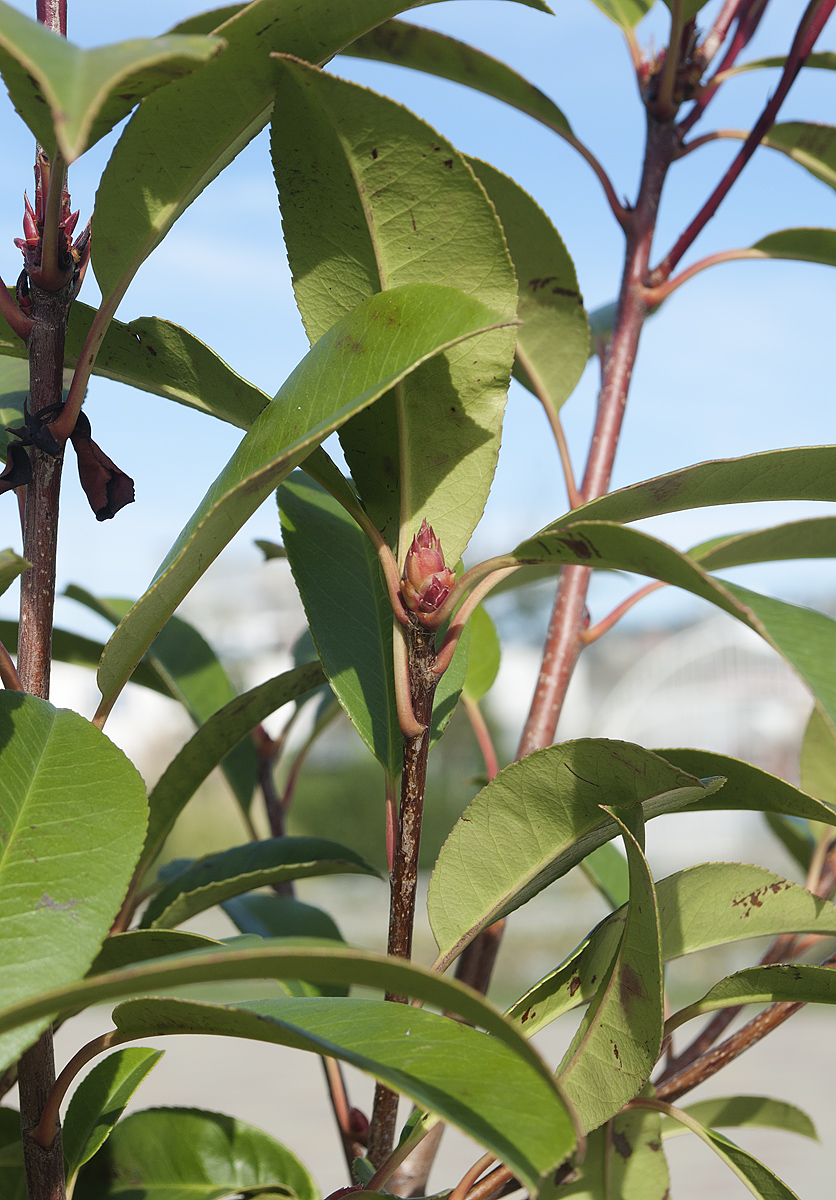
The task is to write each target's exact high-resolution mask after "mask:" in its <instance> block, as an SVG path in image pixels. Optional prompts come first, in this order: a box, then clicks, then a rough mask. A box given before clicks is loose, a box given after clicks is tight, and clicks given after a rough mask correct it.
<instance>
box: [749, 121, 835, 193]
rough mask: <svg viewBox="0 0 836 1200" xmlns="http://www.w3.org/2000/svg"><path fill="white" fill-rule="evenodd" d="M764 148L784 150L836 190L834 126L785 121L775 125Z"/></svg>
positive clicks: (766, 139) (765, 139)
mask: <svg viewBox="0 0 836 1200" xmlns="http://www.w3.org/2000/svg"><path fill="white" fill-rule="evenodd" d="M761 145H763V146H769V148H770V149H771V150H780V152H781V153H782V154H786V155H787V156H788V157H789V158H791V159H793V161H794V162H797V163H798V164H799V166H802V167H805V168H806V170H808V171H809V172H810V174H811V175H815V177H816V178H817V179H820V180H821V181H822V183H826V184H829V186H830V187H836V128H834V126H833V125H818V124H814V123H813V122H812V121H785V122H782V123H781V124H780V125H773V126H772V128H771V129H770V131H769V133H768V134H767V135H766V137H765V138H764V139H763V141H762V142H761Z"/></svg>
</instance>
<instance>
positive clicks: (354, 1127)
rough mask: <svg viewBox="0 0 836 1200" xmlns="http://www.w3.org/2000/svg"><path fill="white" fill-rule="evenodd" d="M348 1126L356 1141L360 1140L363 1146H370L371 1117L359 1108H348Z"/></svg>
mask: <svg viewBox="0 0 836 1200" xmlns="http://www.w3.org/2000/svg"><path fill="white" fill-rule="evenodd" d="M348 1127H349V1129H350V1130H351V1136H352V1137H353V1138H354V1139H355V1141H358V1142H359V1143H360V1145H361V1146H368V1144H369V1118H368V1117H367V1116H366V1114H365V1113H364V1112H361V1110H360V1109H359V1108H350V1109H349V1110H348Z"/></svg>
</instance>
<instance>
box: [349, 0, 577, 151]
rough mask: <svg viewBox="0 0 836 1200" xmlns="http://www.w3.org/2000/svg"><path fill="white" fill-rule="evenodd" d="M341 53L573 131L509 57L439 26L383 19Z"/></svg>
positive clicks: (562, 131)
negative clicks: (480, 95) (408, 71)
mask: <svg viewBox="0 0 836 1200" xmlns="http://www.w3.org/2000/svg"><path fill="white" fill-rule="evenodd" d="M340 53H341V54H346V55H351V56H352V57H354V58H370V59H374V60H375V61H376V62H386V63H393V64H394V65H395V66H399V67H410V68H412V70H414V71H426V72H427V74H429V75H438V76H440V77H441V78H442V79H449V80H451V81H452V82H453V83H460V84H462V85H463V86H464V87H469V88H474V89H475V90H476V91H477V92H484V93H485V94H486V95H488V96H493V97H494V98H495V99H496V100H501V101H502V102H503V103H504V104H510V105H511V106H512V108H518V109H519V110H520V112H524V113H527V114H528V116H530V117H534V119H535V120H537V121H540V122H541V123H542V124H543V125H547V126H548V127H549V129H553V130H554V131H555V133H559V134H561V135H563V134H568V135H569V136H570V137H573V136H574V135H573V133H572V127H571V126H570V124H569V122H568V121H567V119H566V117H565V115H564V114H563V113H562V112H561V111H560V109H559V108H558V107H557V105H556V104H554V103H553V102H552V101H551V100H550V99H549V97H548V96H547V95H545V93H544V92H541V91H540V89H539V88H536V87H535V86H534V85H533V84H532V83H529V82H528V80H527V79H524V78H523V77H522V75H518V74H517V72H516V71H512V70H511V68H510V67H508V66H506V65H505V63H504V62H500V61H499V60H498V59H496V58H491V57H490V55H488V54H483V53H482V51H481V50H476V49H475V48H474V47H473V46H468V45H467V43H466V42H460V41H458V39H456V38H452V37H448V36H447V35H446V34H444V33H437V32H436V30H435V29H424V28H423V27H422V26H420V25H412V24H407V23H406V22H405V21H384V22H383V23H382V24H381V25H378V26H377V28H376V29H372V30H371V31H370V32H369V33H367V34H364V35H363V37H359V38H358V39H357V40H356V41H355V42H352V43H351V45H350V46H346V47H345V48H344V49H343V50H341V51H340Z"/></svg>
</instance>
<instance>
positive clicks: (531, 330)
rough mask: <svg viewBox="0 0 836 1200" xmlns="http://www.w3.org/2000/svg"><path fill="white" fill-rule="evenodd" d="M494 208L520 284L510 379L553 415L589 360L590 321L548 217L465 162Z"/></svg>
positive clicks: (510, 185) (509, 183)
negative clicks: (543, 401)
mask: <svg viewBox="0 0 836 1200" xmlns="http://www.w3.org/2000/svg"><path fill="white" fill-rule="evenodd" d="M467 161H468V162H469V163H470V165H471V167H472V168H473V170H474V171H475V172H476V176H477V178H478V179H479V182H480V183H481V184H482V186H483V187H484V189H485V191H486V192H487V193H488V195H489V196H490V198H491V201H492V203H493V205H494V207H495V208H496V211H497V214H498V216H499V219H500V221H501V222H502V228H503V230H504V232H505V239H506V241H507V243H508V251H509V253H510V255H511V261H512V262H513V264H514V270H515V271H516V273H517V279H518V281H519V289H520V295H519V301H518V303H517V316H518V317H519V318H520V320H521V321H522V322H523V324H522V327H521V329H520V330H519V332H518V334H517V351H516V361H515V363H514V378H515V379H517V380H519V382H520V383H521V384H523V386H524V387H527V388H528V390H529V391H530V392H533V393H534V394H535V396H538V397H540V396H545V397H546V398H547V399H548V401H549V403H550V405H551V407H552V408H553V409H554V410H555V411H557V410H558V409H559V408H560V407H561V405H562V404H563V402H564V401H565V400H568V398H569V396H571V394H572V392H573V391H574V390H575V387H576V386H577V384H578V381H579V380H580V377H581V375H583V373H584V369H585V368H586V363H587V359H588V358H589V323H588V321H587V319H586V312H585V311H584V307H583V299H582V297H581V294H580V290H579V288H578V277H577V275H576V274H575V267H574V264H573V262H572V260H571V258H570V257H569V253H568V251H567V249H566V247H565V246H564V244H563V241H562V240H561V237H560V234H559V233H558V232H557V230H556V229H555V228H554V226H553V225H552V223H551V221H550V220H549V218H548V217H547V216H546V214H545V213H544V212H543V210H542V209H541V208H540V206H539V205H538V204H537V203H535V201H534V200H533V199H532V198H531V196H529V194H528V193H527V192H525V191H523V189H522V188H521V187H520V186H519V184H518V183H515V182H514V180H513V179H509V178H508V176H507V175H503V174H502V173H501V172H500V171H497V170H496V168H495V167H492V166H490V165H489V164H488V163H485V162H480V161H479V160H478V159H473V158H469V159H468V160H467Z"/></svg>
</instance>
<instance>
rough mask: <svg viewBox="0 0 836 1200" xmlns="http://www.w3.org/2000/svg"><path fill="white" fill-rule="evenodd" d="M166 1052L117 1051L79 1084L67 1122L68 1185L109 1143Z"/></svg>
mask: <svg viewBox="0 0 836 1200" xmlns="http://www.w3.org/2000/svg"><path fill="white" fill-rule="evenodd" d="M163 1053H164V1051H162V1050H149V1049H148V1048H147V1047H145V1046H133V1047H131V1048H129V1049H125V1050H117V1051H115V1052H114V1053H113V1054H111V1055H109V1056H108V1057H107V1058H106V1059H104V1060H103V1061H102V1062H100V1063H98V1064H97V1065H96V1066H95V1067H93V1069H92V1071H90V1073H89V1074H88V1075H86V1076H85V1078H84V1079H83V1080H82V1081H81V1083H80V1084H79V1085H78V1087H77V1088H76V1090H75V1092H74V1093H73V1098H72V1100H71V1101H70V1104H69V1107H68V1109H67V1115H66V1116H65V1117H64V1122H63V1141H64V1161H65V1163H66V1168H67V1182H68V1183H69V1182H70V1181H72V1180H73V1178H74V1177H75V1174H76V1172H77V1171H78V1170H79V1168H80V1167H82V1166H83V1165H84V1164H85V1163H86V1162H89V1160H90V1159H91V1158H92V1157H93V1155H94V1154H95V1153H96V1151H97V1150H98V1149H100V1147H101V1146H103V1145H104V1143H105V1142H106V1141H107V1139H108V1137H109V1136H110V1133H111V1130H112V1129H113V1126H114V1125H115V1124H116V1122H117V1121H118V1120H119V1118H120V1117H121V1116H122V1113H123V1112H124V1111H125V1105H126V1104H127V1103H128V1101H129V1100H130V1098H131V1096H132V1095H133V1094H134V1092H135V1091H136V1089H137V1088H138V1087H139V1085H140V1084H141V1083H142V1081H143V1079H144V1078H145V1076H146V1075H148V1074H149V1072H150V1071H152V1070H153V1069H154V1067H155V1066H156V1065H157V1063H158V1062H159V1061H160V1059H161V1058H162V1056H163Z"/></svg>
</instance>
